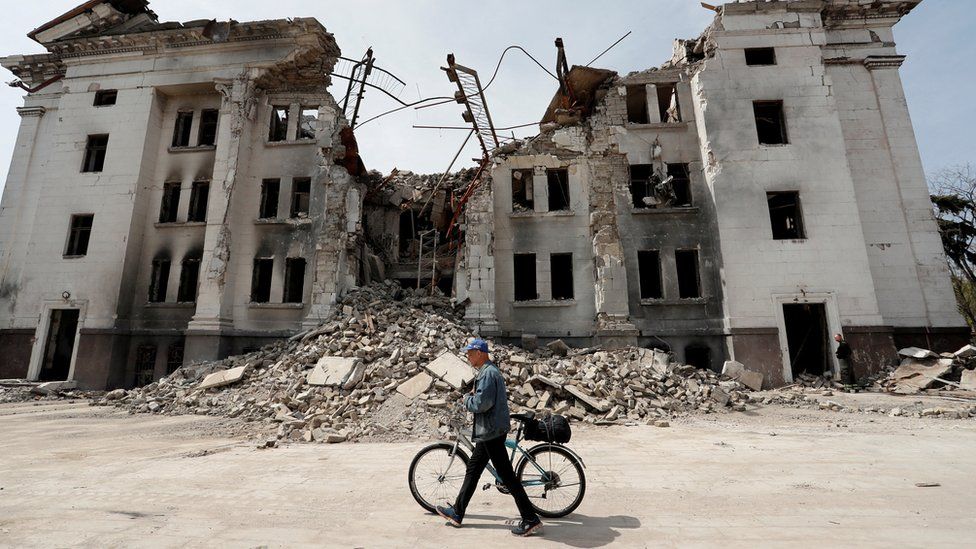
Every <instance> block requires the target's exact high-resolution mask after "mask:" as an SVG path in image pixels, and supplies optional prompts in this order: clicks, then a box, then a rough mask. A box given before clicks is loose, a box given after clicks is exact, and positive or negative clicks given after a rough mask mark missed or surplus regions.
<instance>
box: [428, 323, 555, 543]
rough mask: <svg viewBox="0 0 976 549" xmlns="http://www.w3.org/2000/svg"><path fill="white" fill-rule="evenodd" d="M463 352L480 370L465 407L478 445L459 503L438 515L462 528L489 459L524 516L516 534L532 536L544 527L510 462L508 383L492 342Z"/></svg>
mask: <svg viewBox="0 0 976 549" xmlns="http://www.w3.org/2000/svg"><path fill="white" fill-rule="evenodd" d="M461 350H462V351H463V352H465V353H467V357H468V362H470V363H471V365H472V366H474V367H475V368H478V377H477V378H476V379H475V386H474V389H473V390H472V392H471V394H468V395H465V396H464V397H463V399H462V400H463V402H464V407H465V408H466V409H467V410H468V411H469V412H471V413H473V414H474V427H473V432H472V436H471V440H472V441H473V442H474V443H475V446H474V452H472V453H471V459H470V460H469V461H468V468H467V470H466V471H465V474H464V483H463V484H462V485H461V492H460V493H459V494H458V496H457V501H455V502H454V505H453V506H452V505H447V506H443V507H442V506H438V507H437V514H439V515H440V516H442V517H444V518H445V519H447V523H448V524H449V525H451V526H454V527H455V528H460V527H461V522H462V521H463V520H464V511H465V510H466V509H467V507H468V502H469V501H471V496H472V495H474V491H475V489H476V488H477V487H478V480H479V479H480V478H481V473H482V472H484V470H485V466H486V465H488V460H491V463H492V465H494V467H495V472H496V473H498V476H499V477H500V478H501V480H502V483H504V484H505V487H506V488H507V489H508V492H509V493H510V494H512V497H513V498H515V505H517V506H518V510H519V513H520V514H521V515H522V520H521V521H519V523H518V524H517V525H515V527H514V528H512V533H513V534H515V535H516V536H530V535H532V534H533V533H534V532H536V531H538V530H539V529H541V528H542V520H540V519H539V516H538V515H537V514H536V513H535V510H534V509H533V508H532V504H531V503H529V496H528V495H526V493H525V488H523V487H522V484H521V483H520V482H519V481H518V480H517V479H516V478H515V471H513V470H512V462H511V461H509V458H508V452H507V451H506V448H505V435H506V434H508V430H509V428H510V423H511V419H510V418H509V413H508V395H507V393H506V391H505V380H504V378H502V373H501V371H500V370H499V369H498V367H497V366H495V364H494V363H492V362H491V359H490V358H489V357H488V343H487V342H485V341H484V340H483V339H475V340H474V341H472V342H471V343H469V344H468V345H467V346H466V347H465V348H464V349H461Z"/></svg>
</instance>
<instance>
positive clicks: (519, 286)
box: [512, 254, 539, 301]
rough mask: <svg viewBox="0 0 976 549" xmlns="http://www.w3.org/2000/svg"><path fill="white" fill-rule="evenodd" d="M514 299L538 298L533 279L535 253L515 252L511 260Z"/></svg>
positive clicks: (528, 299)
mask: <svg viewBox="0 0 976 549" xmlns="http://www.w3.org/2000/svg"><path fill="white" fill-rule="evenodd" d="M512 265H513V271H514V280H513V286H514V289H515V301H532V300H535V299H539V291H538V289H537V288H536V280H535V254H515V255H514V257H513V261H512Z"/></svg>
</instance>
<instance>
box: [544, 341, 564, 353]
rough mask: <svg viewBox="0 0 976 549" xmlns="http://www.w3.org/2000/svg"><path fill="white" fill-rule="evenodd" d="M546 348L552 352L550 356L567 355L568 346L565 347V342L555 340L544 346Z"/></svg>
mask: <svg viewBox="0 0 976 549" xmlns="http://www.w3.org/2000/svg"><path fill="white" fill-rule="evenodd" d="M546 348H547V349H549V350H550V351H552V354H554V355H556V356H566V355H568V354H569V345H566V342H564V341H563V340H561V339H557V340H556V341H553V342H552V343H549V344H548V345H546Z"/></svg>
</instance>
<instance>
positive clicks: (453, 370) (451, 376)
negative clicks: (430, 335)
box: [424, 352, 478, 389]
mask: <svg viewBox="0 0 976 549" xmlns="http://www.w3.org/2000/svg"><path fill="white" fill-rule="evenodd" d="M424 368H426V370H427V371H428V372H430V373H431V374H433V375H434V377H436V378H438V379H442V380H444V381H446V382H447V383H449V384H450V385H451V387H454V388H455V389H460V388H462V387H464V386H465V385H467V384H469V383H471V381H472V380H473V379H474V378H475V377H476V376H477V375H478V372H476V371H475V369H474V368H472V367H471V365H470V364H468V363H467V362H465V361H464V360H462V359H461V357H459V356H457V355H456V354H454V353H451V352H445V353H443V354H441V356H439V357H437V358H435V359H434V360H433V361H432V362H431V363H430V364H428V365H427V366H425V367H424Z"/></svg>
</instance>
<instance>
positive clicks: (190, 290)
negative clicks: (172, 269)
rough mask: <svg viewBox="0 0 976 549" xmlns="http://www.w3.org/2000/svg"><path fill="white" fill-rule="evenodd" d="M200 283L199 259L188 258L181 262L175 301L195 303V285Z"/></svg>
mask: <svg viewBox="0 0 976 549" xmlns="http://www.w3.org/2000/svg"><path fill="white" fill-rule="evenodd" d="M199 282H200V258H199V257H188V258H186V259H184V260H183V264H182V265H181V270H180V288H179V290H178V291H177V294H176V301H178V302H180V303H196V301H197V285H198V284H199Z"/></svg>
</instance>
